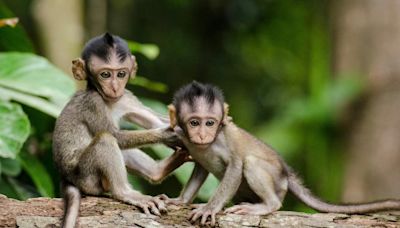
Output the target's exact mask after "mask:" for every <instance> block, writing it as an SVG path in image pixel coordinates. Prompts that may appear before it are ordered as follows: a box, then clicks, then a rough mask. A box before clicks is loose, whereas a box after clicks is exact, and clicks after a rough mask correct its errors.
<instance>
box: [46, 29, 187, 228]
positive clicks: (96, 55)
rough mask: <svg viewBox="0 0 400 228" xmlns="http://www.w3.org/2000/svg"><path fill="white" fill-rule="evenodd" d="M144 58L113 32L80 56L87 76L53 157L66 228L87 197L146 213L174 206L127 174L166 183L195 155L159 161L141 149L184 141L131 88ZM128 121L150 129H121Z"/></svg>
mask: <svg viewBox="0 0 400 228" xmlns="http://www.w3.org/2000/svg"><path fill="white" fill-rule="evenodd" d="M136 70H137V63H136V59H135V57H134V56H133V55H132V54H131V52H130V50H129V48H128V45H127V43H126V41H124V40H123V39H122V38H120V37H119V36H115V35H111V34H109V33H105V34H104V35H100V36H98V37H95V38H92V39H91V40H89V41H88V42H87V43H86V45H85V47H84V49H83V51H82V54H81V57H80V58H78V59H75V60H73V61H72V73H73V76H74V78H75V79H77V80H85V81H87V85H86V89H85V90H82V91H78V92H76V93H75V94H74V96H73V97H72V98H71V100H70V101H69V102H68V103H67V104H66V106H65V107H64V109H63V110H62V112H61V114H60V116H59V117H58V118H57V120H56V123H55V128H54V132H53V146H52V147H53V160H54V162H55V164H56V166H57V168H58V170H59V172H60V175H61V191H62V194H63V199H64V216H63V220H62V227H74V226H75V224H76V220H77V217H78V213H79V205H80V200H81V196H82V194H84V195H94V196H99V195H105V194H107V193H109V194H110V195H111V196H112V197H113V198H114V199H117V200H119V201H122V202H124V203H128V204H131V205H134V206H137V207H138V208H140V209H141V210H143V211H144V212H145V213H146V214H151V213H152V214H155V215H160V214H161V213H162V212H165V211H166V207H165V203H164V201H163V196H157V197H151V196H147V195H143V194H141V193H140V192H138V191H136V190H134V189H133V188H132V187H131V186H130V184H129V182H128V179H127V171H129V172H130V173H135V174H139V175H141V176H143V177H144V178H146V179H148V180H150V181H151V182H160V181H161V180H162V179H163V178H165V177H166V176H167V175H168V174H169V173H170V172H172V171H173V170H174V169H175V168H177V167H178V166H180V165H181V164H182V163H184V162H185V161H186V160H187V155H186V154H185V153H183V152H182V151H181V150H177V151H176V152H175V153H173V154H172V155H171V156H170V157H169V158H166V159H164V160H162V161H160V162H159V163H157V162H155V161H154V160H153V159H152V158H151V157H150V156H148V155H147V154H145V153H144V152H143V151H141V150H140V149H138V147H141V146H144V145H148V144H154V143H164V144H166V145H168V146H170V147H174V145H175V144H176V145H179V142H178V138H177V136H176V133H175V132H173V130H171V129H169V120H168V118H165V117H163V116H161V115H160V114H158V113H155V112H153V111H152V110H151V109H150V108H148V107H146V106H144V105H143V104H142V103H141V102H140V101H139V100H138V99H137V98H136V97H135V96H134V95H133V94H132V93H131V92H130V91H128V90H127V89H125V87H126V84H127V82H128V80H129V78H133V77H134V76H135V74H136ZM121 119H125V120H127V121H130V122H133V123H136V124H137V125H139V126H141V127H143V128H145V130H134V131H133V130H121V129H120V127H119V121H120V120H121Z"/></svg>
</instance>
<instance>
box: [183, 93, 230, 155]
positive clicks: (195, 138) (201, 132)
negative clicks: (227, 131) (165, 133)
mask: <svg viewBox="0 0 400 228" xmlns="http://www.w3.org/2000/svg"><path fill="white" fill-rule="evenodd" d="M178 118H179V119H180V121H179V122H180V125H183V126H180V127H181V128H183V129H184V131H185V133H186V134H187V135H186V136H187V137H188V139H189V141H190V142H191V143H193V144H194V145H196V146H197V147H199V148H203V149H204V148H207V147H208V146H210V145H211V144H212V143H213V142H214V141H215V139H216V137H217V135H218V132H219V128H220V124H221V121H222V118H223V110H222V108H221V104H219V103H218V102H217V101H214V103H213V104H209V103H208V102H207V101H206V99H204V98H203V97H200V98H197V99H196V100H195V101H194V105H193V106H190V105H189V104H188V103H183V104H182V106H181V111H180V116H179V117H178Z"/></svg>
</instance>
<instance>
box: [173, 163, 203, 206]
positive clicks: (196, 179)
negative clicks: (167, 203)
mask: <svg viewBox="0 0 400 228" xmlns="http://www.w3.org/2000/svg"><path fill="white" fill-rule="evenodd" d="M207 176H208V171H207V170H206V169H204V168H203V166H201V165H200V164H199V163H197V162H196V163H195V166H194V169H193V172H192V175H191V176H190V179H189V181H188V183H187V184H186V185H185V187H184V188H183V191H182V193H181V194H180V196H179V198H178V199H179V200H180V201H181V202H182V203H191V202H192V201H193V199H194V198H195V196H196V195H197V192H198V191H199V189H200V187H201V186H202V185H203V183H204V181H206V179H207Z"/></svg>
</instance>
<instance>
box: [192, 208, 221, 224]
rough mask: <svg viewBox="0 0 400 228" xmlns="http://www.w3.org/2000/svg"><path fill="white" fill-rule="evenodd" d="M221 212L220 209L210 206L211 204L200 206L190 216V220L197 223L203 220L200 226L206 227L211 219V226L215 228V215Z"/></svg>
mask: <svg viewBox="0 0 400 228" xmlns="http://www.w3.org/2000/svg"><path fill="white" fill-rule="evenodd" d="M196 206H197V205H196ZM219 211H220V209H218V208H216V207H213V206H210V205H209V204H200V205H198V206H197V208H196V209H194V210H192V212H191V213H190V215H189V220H190V221H191V222H195V221H196V220H197V219H200V218H201V221H200V224H201V225H206V222H207V219H208V217H210V225H211V226H215V215H216V214H217V213H218V212H219Z"/></svg>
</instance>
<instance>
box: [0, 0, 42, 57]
mask: <svg viewBox="0 0 400 228" xmlns="http://www.w3.org/2000/svg"><path fill="white" fill-rule="evenodd" d="M14 16H15V15H14V14H13V13H12V12H11V11H10V10H9V9H8V8H7V7H6V6H5V4H4V3H3V2H2V1H0V18H10V17H14ZM0 50H2V51H22V52H34V48H33V44H32V42H31V41H30V39H29V37H28V35H27V34H26V32H25V30H24V28H23V27H22V26H21V25H20V23H18V24H17V26H16V27H15V28H12V27H2V28H0Z"/></svg>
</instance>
